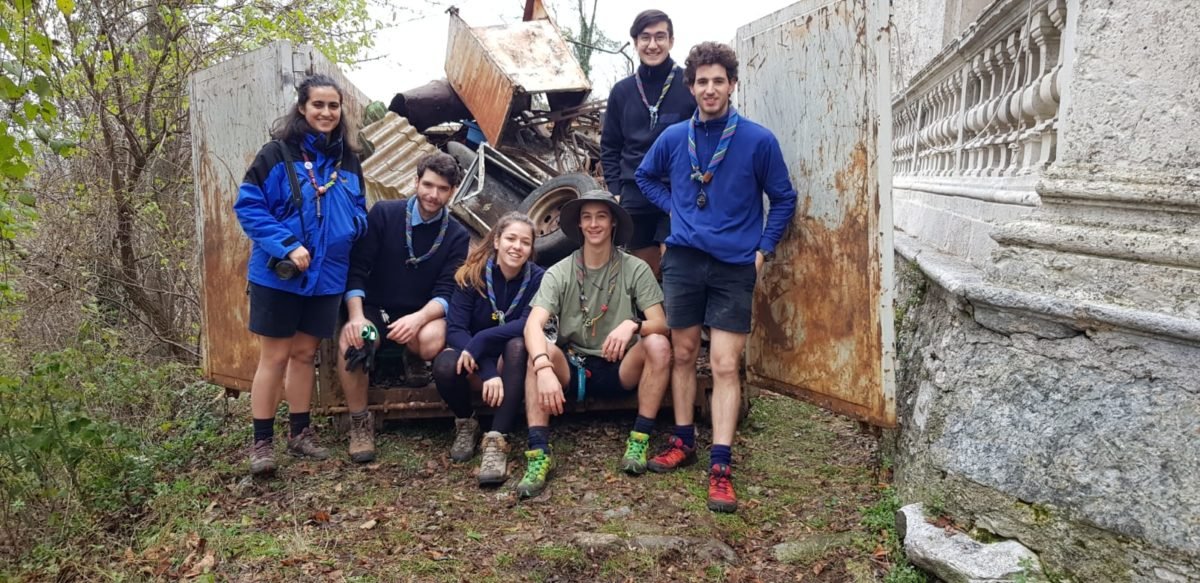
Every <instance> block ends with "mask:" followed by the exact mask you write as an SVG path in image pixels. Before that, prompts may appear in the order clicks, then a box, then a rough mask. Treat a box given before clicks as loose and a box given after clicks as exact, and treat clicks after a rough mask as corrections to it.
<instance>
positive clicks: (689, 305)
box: [662, 246, 758, 334]
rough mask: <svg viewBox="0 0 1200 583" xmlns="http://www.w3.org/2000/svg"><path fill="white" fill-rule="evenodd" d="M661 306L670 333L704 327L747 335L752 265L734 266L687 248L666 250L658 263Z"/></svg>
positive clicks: (754, 279)
mask: <svg viewBox="0 0 1200 583" xmlns="http://www.w3.org/2000/svg"><path fill="white" fill-rule="evenodd" d="M662 275H663V295H664V296H665V299H664V301H663V304H664V305H665V306H666V309H667V327H668V328H671V329H672V330H678V329H682V328H690V327H692V326H699V325H700V324H704V325H705V326H708V327H709V328H716V329H717V330H724V331H726V332H734V333H737V334H748V333H749V332H750V311H751V304H753V302H754V284H755V283H756V282H757V280H758V271H757V270H756V269H755V268H754V264H753V263H751V264H749V265H734V264H732V263H725V262H724V261H718V260H717V259H715V258H713V256H712V255H709V254H708V253H705V252H703V251H700V250H699V249H692V248H690V247H678V246H671V247H667V252H666V254H664V255H663V260H662Z"/></svg>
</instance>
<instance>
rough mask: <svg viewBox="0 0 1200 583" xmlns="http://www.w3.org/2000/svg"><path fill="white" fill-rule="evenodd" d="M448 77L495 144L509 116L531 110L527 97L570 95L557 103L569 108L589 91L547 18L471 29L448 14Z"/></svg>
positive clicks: (560, 37)
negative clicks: (540, 94)
mask: <svg viewBox="0 0 1200 583" xmlns="http://www.w3.org/2000/svg"><path fill="white" fill-rule="evenodd" d="M446 78H447V79H448V80H449V81H450V84H451V86H453V87H454V90H455V92H457V93H458V95H459V97H461V98H462V101H463V103H465V104H467V108H469V109H470V110H471V113H472V114H473V115H474V116H475V121H476V122H477V123H478V124H479V127H480V129H481V130H483V134H484V135H485V136H487V139H488V141H489V142H491V143H493V144H499V143H500V142H501V136H503V135H504V128H505V126H506V125H507V123H508V120H509V118H510V117H511V114H512V113H513V112H514V111H520V110H522V109H528V108H529V106H530V99H529V95H530V94H532V93H547V94H570V97H568V98H565V99H563V100H562V101H563V103H561V105H562V106H563V107H569V106H573V105H578V104H579V103H582V102H583V99H584V97H586V96H587V94H588V93H589V92H590V91H591V83H590V82H589V81H588V79H587V76H586V75H584V73H583V69H582V68H581V67H580V66H579V62H578V61H577V60H576V59H575V54H574V53H573V52H572V51H571V50H570V48H569V47H567V43H566V41H564V40H563V38H562V33H560V32H559V30H558V27H557V26H555V25H554V23H553V22H551V21H550V20H531V21H528V22H515V23H512V24H505V25H499V26H485V27H479V28H471V27H470V26H468V25H467V23H466V22H464V21H463V20H462V18H460V17H459V16H458V12H457V11H456V10H452V11H451V13H450V31H449V35H448V39H447V45H446ZM556 101H558V100H556Z"/></svg>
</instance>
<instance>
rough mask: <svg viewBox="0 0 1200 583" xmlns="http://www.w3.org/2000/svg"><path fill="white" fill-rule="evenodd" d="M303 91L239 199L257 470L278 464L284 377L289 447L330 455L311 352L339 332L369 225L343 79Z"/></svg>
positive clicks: (315, 82) (316, 79)
mask: <svg viewBox="0 0 1200 583" xmlns="http://www.w3.org/2000/svg"><path fill="white" fill-rule="evenodd" d="M297 93H298V95H297V102H296V106H295V107H294V108H293V109H292V110H291V111H290V112H288V113H286V114H284V115H283V116H282V117H280V118H279V119H277V120H276V121H275V123H274V125H273V127H272V129H271V137H272V138H273V140H272V141H271V142H269V143H267V144H266V145H264V146H263V147H262V149H260V150H259V152H258V155H257V156H256V157H255V159H254V163H253V164H251V165H250V169H249V170H247V171H246V177H245V178H244V179H243V180H242V186H241V189H240V191H239V192H238V198H237V202H236V203H234V207H233V208H234V211H235V212H236V213H237V218H238V222H239V223H241V226H242V230H243V231H245V232H246V236H248V237H250V240H251V242H252V243H253V247H252V250H251V252H250V262H249V266H248V267H249V268H248V279H249V281H250V284H249V292H248V293H249V296H250V324H249V328H250V331H251V332H253V333H255V334H257V335H258V337H259V341H260V351H259V358H258V368H257V370H256V371H255V373H254V381H253V383H252V384H251V389H250V400H251V412H252V415H253V417H254V442H253V445H252V446H251V448H250V472H251V473H252V474H256V475H261V474H269V473H271V472H273V471H274V470H275V454H274V424H275V407H276V405H277V403H278V401H277V395H278V393H279V388H280V386H281V385H282V387H283V394H284V397H285V398H286V399H287V402H288V413H289V421H290V426H291V427H290V436H289V438H288V443H287V451H288V453H289V454H292V455H294V456H298V457H307V458H313V459H325V458H326V457H328V455H329V454H328V452H327V451H326V450H325V449H324V448H322V447H320V446H319V445H318V444H317V442H316V436H315V434H314V433H313V429H312V427H310V426H309V406H310V404H311V400H312V389H313V379H314V368H313V358H314V355H315V354H316V350H317V345H318V344H319V343H320V341H321V339H322V338H332V337H333V334H334V332H335V331H336V327H337V318H338V307H339V302H340V299H341V294H342V292H344V291H345V289H346V273H347V270H348V269H349V266H350V249H351V247H352V246H353V244H354V240H355V239H357V238H358V237H360V236H362V234H363V233H364V232H365V231H366V224H367V223H366V216H367V212H366V198H365V197H364V190H363V182H362V169H361V167H360V166H359V160H358V156H357V154H356V151H357V147H356V144H355V143H354V139H355V134H356V132H355V131H353V129H352V127H351V123H350V120H349V119H346V118H345V117H343V115H342V114H343V111H342V105H343V95H342V90H341V88H340V87H338V85H337V83H336V82H335V81H334V80H333V79H332V78H330V77H328V76H326V75H313V76H310V77H308V78H307V79H305V80H304V82H303V83H301V84H300V87H299V89H298V90H297ZM289 165H290V166H291V168H292V170H294V175H293V174H292V173H290V172H289V171H288V166H289ZM293 178H294V185H295V187H296V188H293Z"/></svg>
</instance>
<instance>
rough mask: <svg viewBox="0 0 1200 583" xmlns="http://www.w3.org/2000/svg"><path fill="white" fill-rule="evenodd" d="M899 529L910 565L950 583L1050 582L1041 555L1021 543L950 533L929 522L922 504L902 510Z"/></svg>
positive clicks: (898, 521) (898, 516)
mask: <svg viewBox="0 0 1200 583" xmlns="http://www.w3.org/2000/svg"><path fill="white" fill-rule="evenodd" d="M896 527H897V530H898V531H899V532H900V534H901V536H903V537H904V554H905V555H907V556H908V560H909V562H910V563H912V564H913V565H916V566H917V567H920V568H921V569H924V570H926V571H928V572H930V573H932V574H934V575H936V576H937V577H938V578H940V579H941V580H943V581H945V582H946V583H1001V582H1006V581H1045V580H1046V578H1045V576H1044V575H1043V574H1042V566H1041V563H1040V562H1039V561H1038V558H1037V555H1036V554H1034V552H1033V551H1031V550H1029V549H1027V548H1025V546H1024V545H1022V544H1021V543H1018V542H1016V541H1011V540H1008V541H1003V542H998V543H989V544H984V543H981V542H979V541H977V540H975V539H973V538H971V537H969V536H967V535H966V534H964V533H961V532H954V533H948V532H947V531H946V530H945V529H942V528H938V527H936V526H934V525H932V524H929V523H928V522H926V520H925V511H924V508H923V507H922V505H921V504H910V505H908V506H905V507H903V508H901V509H900V511H899V512H897V513H896Z"/></svg>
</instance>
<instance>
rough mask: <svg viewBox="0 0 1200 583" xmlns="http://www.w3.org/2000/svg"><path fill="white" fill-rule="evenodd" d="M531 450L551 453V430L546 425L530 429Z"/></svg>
mask: <svg viewBox="0 0 1200 583" xmlns="http://www.w3.org/2000/svg"><path fill="white" fill-rule="evenodd" d="M529 449H530V450H535V449H540V450H542V451H543V452H545V453H550V428H549V427H546V426H545V425H541V426H537V427H530V428H529Z"/></svg>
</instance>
